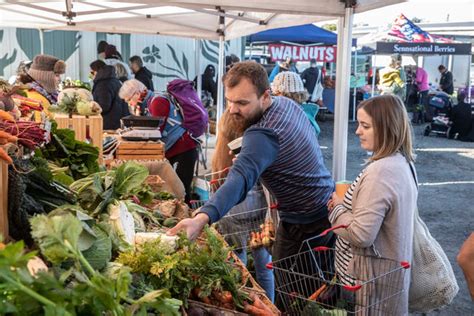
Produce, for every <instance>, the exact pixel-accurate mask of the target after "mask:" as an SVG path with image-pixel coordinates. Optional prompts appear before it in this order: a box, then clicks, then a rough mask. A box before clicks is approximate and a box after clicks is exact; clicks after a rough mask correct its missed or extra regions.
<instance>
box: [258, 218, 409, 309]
mask: <svg viewBox="0 0 474 316" xmlns="http://www.w3.org/2000/svg"><path fill="white" fill-rule="evenodd" d="M346 227H347V226H344V225H342V226H337V227H334V228H330V229H328V230H326V231H324V232H323V233H322V234H321V235H319V236H317V237H315V238H312V239H310V240H307V241H305V242H304V243H303V245H302V247H301V249H300V252H299V253H298V254H296V255H293V256H290V257H287V258H284V259H281V260H278V261H274V262H272V263H269V264H268V265H267V268H269V269H273V271H274V273H275V283H276V287H275V291H276V296H277V306H278V307H279V308H280V309H281V310H282V312H283V314H284V315H298V316H300V315H308V316H309V315H328V316H329V315H340V316H343V315H384V316H385V315H401V314H403V311H399V310H398V309H399V308H400V304H399V302H400V299H402V294H403V293H404V292H405V291H407V289H406V288H404V284H405V278H406V277H409V274H408V273H406V272H407V269H408V268H409V267H410V264H409V263H408V262H398V261H394V260H391V259H386V258H382V257H380V256H377V255H374V256H369V255H364V256H361V257H359V258H361V262H360V266H354V271H353V272H354V274H353V278H354V282H353V283H352V284H344V283H342V282H341V281H339V278H338V273H337V271H336V269H335V265H334V260H335V257H336V255H337V254H338V253H337V251H338V250H337V249H333V248H328V247H323V246H319V247H310V244H311V241H312V240H313V239H317V238H320V237H323V236H325V235H326V234H328V233H329V232H330V231H332V230H334V229H339V228H346ZM305 249H306V250H305ZM364 263H365V264H364Z"/></svg>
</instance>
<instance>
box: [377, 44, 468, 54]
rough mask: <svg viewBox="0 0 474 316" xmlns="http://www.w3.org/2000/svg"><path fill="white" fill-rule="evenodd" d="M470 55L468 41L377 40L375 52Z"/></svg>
mask: <svg viewBox="0 0 474 316" xmlns="http://www.w3.org/2000/svg"><path fill="white" fill-rule="evenodd" d="M394 53H398V54H420V55H470V54H471V44H470V43H468V44H466V43H462V44H460V43H456V44H455V43H451V44H444V43H385V42H377V54H394Z"/></svg>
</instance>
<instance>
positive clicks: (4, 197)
mask: <svg viewBox="0 0 474 316" xmlns="http://www.w3.org/2000/svg"><path fill="white" fill-rule="evenodd" d="M0 234H1V235H2V237H3V239H4V240H7V239H8V165H7V164H6V163H3V162H0Z"/></svg>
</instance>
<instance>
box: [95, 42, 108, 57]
mask: <svg viewBox="0 0 474 316" xmlns="http://www.w3.org/2000/svg"><path fill="white" fill-rule="evenodd" d="M108 45H109V44H108V43H107V42H106V41H100V42H99V43H98V44H97V54H100V53H104V52H105V49H106V48H107V46H108Z"/></svg>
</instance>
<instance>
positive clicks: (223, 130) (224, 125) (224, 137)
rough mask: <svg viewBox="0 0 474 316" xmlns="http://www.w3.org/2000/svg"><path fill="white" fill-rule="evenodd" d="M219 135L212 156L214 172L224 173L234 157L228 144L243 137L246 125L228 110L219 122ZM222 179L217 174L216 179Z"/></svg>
mask: <svg viewBox="0 0 474 316" xmlns="http://www.w3.org/2000/svg"><path fill="white" fill-rule="evenodd" d="M218 124H219V126H218V127H219V135H218V136H217V141H216V148H215V151H214V155H213V156H212V172H213V173H215V172H218V171H222V170H224V169H225V168H228V167H230V166H231V165H232V158H233V156H232V155H230V154H229V151H230V149H229V147H228V146H227V144H228V143H229V142H231V141H233V140H234V139H236V138H239V137H241V136H242V135H243V134H244V132H245V123H244V122H243V121H241V120H236V119H235V118H234V117H233V116H232V114H230V113H229V110H226V111H225V112H224V114H223V115H222V117H221V119H220V120H219V123H218ZM220 177H222V176H221V175H219V174H216V175H215V177H214V178H220Z"/></svg>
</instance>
